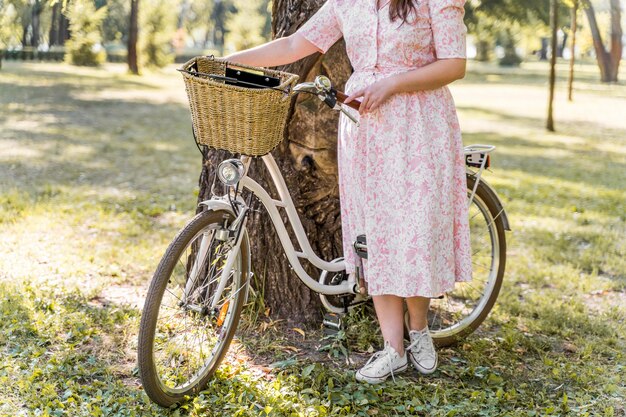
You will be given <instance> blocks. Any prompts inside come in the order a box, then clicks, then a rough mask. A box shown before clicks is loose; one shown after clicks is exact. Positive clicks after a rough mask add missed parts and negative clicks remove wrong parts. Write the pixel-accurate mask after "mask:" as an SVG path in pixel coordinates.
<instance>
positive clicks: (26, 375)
mask: <svg viewBox="0 0 626 417" xmlns="http://www.w3.org/2000/svg"><path fill="white" fill-rule="evenodd" d="M566 68H567V67H566V66H565V65H563V64H560V66H559V71H560V78H559V79H560V82H561V84H560V85H559V89H558V92H557V103H556V111H557V114H556V121H557V129H558V132H557V133H555V134H548V133H546V131H545V130H544V117H545V115H544V113H545V106H546V103H547V98H546V93H547V86H546V84H545V83H546V78H545V74H546V67H545V65H544V64H539V63H532V64H525V65H524V66H523V67H522V68H521V69H502V68H495V67H493V66H488V65H483V64H477V63H472V64H471V65H470V73H469V74H468V77H467V79H466V80H464V81H462V82H459V83H455V84H454V85H453V86H452V90H453V94H454V96H455V99H456V102H457V105H458V107H459V113H460V119H461V124H462V126H463V130H464V141H465V143H466V144H470V143H489V144H494V145H496V146H497V147H498V149H497V151H496V153H495V154H494V156H493V168H492V172H489V173H487V174H486V179H487V181H488V182H489V183H490V184H491V185H493V186H494V188H495V189H496V190H497V192H498V194H499V195H500V196H501V198H502V199H503V201H504V204H505V207H506V209H507V212H508V216H509V220H510V223H511V227H512V229H513V231H512V232H510V233H508V235H507V244H508V260H507V273H506V275H505V282H504V284H503V288H502V292H501V295H500V298H499V300H498V303H497V304H496V306H495V308H494V310H493V312H492V314H491V315H490V317H489V319H488V320H487V322H485V324H484V325H483V326H482V327H481V328H480V329H479V330H478V331H477V332H476V333H475V334H474V335H472V336H471V337H469V338H468V339H467V340H465V341H464V342H462V343H460V344H459V345H458V346H455V347H452V348H446V349H442V350H441V352H440V362H441V365H440V368H439V370H438V371H437V373H436V374H434V375H433V376H431V377H421V376H419V375H418V374H417V373H408V374H406V376H403V377H399V378H397V382H396V383H395V384H394V383H391V382H389V383H387V384H384V385H382V386H369V385H363V384H358V383H356V382H355V381H354V378H353V375H352V373H351V370H353V369H355V368H356V367H357V366H358V365H359V364H361V363H362V362H363V361H364V360H365V358H367V357H368V352H369V351H372V350H374V349H378V348H379V347H380V335H379V334H378V333H377V332H376V331H375V323H374V321H373V320H372V316H371V312H369V313H368V311H367V310H363V309H360V310H357V311H355V312H354V313H353V314H352V315H351V316H349V317H348V318H347V319H346V323H347V325H348V326H347V329H346V331H345V332H344V333H343V334H341V337H337V338H335V339H332V338H330V339H329V338H326V339H322V335H321V332H320V331H319V329H305V330H304V332H305V335H306V336H305V337H302V335H301V334H300V333H299V332H295V331H293V329H292V328H291V327H288V326H287V325H286V323H285V322H283V321H280V320H276V318H274V317H271V315H270V314H266V310H265V306H264V304H263V301H262V298H261V297H260V296H252V297H251V300H250V302H249V305H248V307H247V309H246V311H247V312H248V317H246V319H245V320H244V323H242V328H243V329H245V331H244V332H241V333H240V335H239V336H238V339H237V341H236V343H235V346H236V347H237V354H234V353H233V354H230V355H229V356H228V360H227V364H226V365H225V366H223V367H222V368H221V369H220V370H219V372H218V374H217V376H216V377H215V378H214V379H212V380H211V381H210V383H209V386H208V387H207V389H206V390H205V391H203V392H202V393H201V394H200V395H199V396H198V397H196V398H194V399H192V400H190V401H189V402H187V403H185V404H183V405H182V406H180V407H179V408H177V409H171V410H164V409H160V408H158V407H156V406H154V405H152V404H150V402H149V400H148V399H147V397H146V396H145V395H144V394H143V391H142V390H141V387H140V386H139V382H138V381H139V380H138V375H137V369H136V365H135V354H136V353H135V352H136V338H137V330H138V319H139V309H138V307H140V306H141V303H142V298H143V295H144V294H145V290H146V286H147V284H148V281H149V279H150V277H151V275H152V273H153V271H154V269H155V267H156V265H157V263H158V261H159V259H160V257H161V256H162V253H163V251H164V249H165V247H166V245H167V244H168V242H169V241H170V240H171V239H172V237H173V236H174V234H175V233H176V231H177V230H178V229H179V228H180V227H181V226H182V225H183V224H184V223H185V221H186V220H187V219H189V218H190V217H191V216H192V215H193V213H194V211H195V205H196V198H197V181H198V174H199V170H200V162H201V158H200V154H199V153H198V151H197V149H196V147H195V144H194V143H193V138H192V137H191V130H190V117H189V112H188V110H187V108H186V101H185V92H184V88H183V84H182V81H181V80H180V76H179V75H178V74H177V73H176V72H175V71H174V70H173V67H170V68H168V70H167V71H165V72H160V73H153V74H150V75H147V76H145V77H141V78H138V77H132V76H129V75H127V74H126V72H125V66H123V65H107V66H106V67H105V68H103V69H91V68H76V67H71V66H68V65H64V64H37V63H26V64H21V63H15V62H7V63H5V64H4V66H3V69H2V70H1V71H0V90H1V91H2V95H0V125H1V126H2V129H0V313H1V314H2V321H1V322H0V353H1V354H2V359H0V386H2V387H3V389H2V391H0V415H10V416H16V415H72V416H92V415H96V416H97V415H103V416H109V415H111V416H113V415H115V416H144V415H146V416H148V415H168V416H205V415H238V416H258V415H269V416H307V417H309V416H357V415H358V416H372V415H378V416H387V415H389V416H391V415H433V416H454V415H457V416H461V415H481V413H482V415H510V416H528V415H536V416H540V415H541V416H543V415H576V416H583V415H592V416H620V415H625V413H626V409H625V408H624V404H625V403H626V384H625V382H624V379H623V375H624V372H626V365H625V361H626V357H625V354H626V340H625V339H624V334H626V187H625V184H626V120H625V119H624V108H626V85H623V84H620V85H611V86H607V85H601V84H599V83H598V82H597V70H596V69H595V67H594V66H591V65H587V64H581V65H580V68H579V80H578V81H577V84H576V85H577V89H576V91H575V101H574V103H568V102H566V101H565V98H564V97H565V94H564V84H563V83H562V80H564V79H565V78H564V77H565V75H566ZM623 78H626V75H625V77H623ZM255 273H256V274H259V275H261V274H262V271H255ZM261 292H262V289H258V291H257V292H255V294H256V293H261ZM346 352H349V357H348V358H346V355H345V353H346ZM46 413H47V414H46Z"/></svg>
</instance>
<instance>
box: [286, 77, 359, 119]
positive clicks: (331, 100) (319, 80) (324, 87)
mask: <svg viewBox="0 0 626 417" xmlns="http://www.w3.org/2000/svg"><path fill="white" fill-rule="evenodd" d="M293 91H294V92H295V93H296V94H298V93H309V94H313V95H315V96H317V97H318V98H319V99H320V100H322V101H323V102H324V103H326V105H327V106H328V107H330V108H331V109H333V110H339V111H340V112H342V113H343V114H345V115H346V116H347V117H348V118H349V119H350V120H352V121H353V122H354V123H357V124H358V120H357V119H356V118H355V117H354V116H353V115H352V114H350V113H349V112H348V111H347V110H346V109H345V108H344V107H343V105H344V104H345V105H346V106H348V107H351V108H353V109H355V110H358V109H359V107H360V106H361V102H360V101H359V100H352V101H351V102H350V103H347V104H346V103H345V101H346V100H347V98H348V95H347V94H346V93H344V92H342V91H338V90H337V89H335V88H334V87H333V86H332V83H331V82H330V80H329V79H328V77H326V76H324V75H318V76H317V77H315V81H312V82H305V83H300V84H298V85H296V86H295V87H294V88H293Z"/></svg>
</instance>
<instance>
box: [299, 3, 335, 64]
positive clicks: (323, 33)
mask: <svg viewBox="0 0 626 417" xmlns="http://www.w3.org/2000/svg"><path fill="white" fill-rule="evenodd" d="M296 33H299V34H301V35H302V36H304V38H305V39H306V40H308V41H309V42H311V43H312V44H313V45H315V46H316V47H317V48H318V49H319V50H320V51H321V52H322V53H326V51H328V49H330V47H331V46H333V44H334V43H335V42H337V41H338V40H339V38H341V36H343V34H342V32H341V28H340V26H339V21H338V20H337V15H336V14H335V8H334V5H333V0H327V1H326V3H324V5H323V6H322V7H321V8H320V9H319V10H318V11H317V13H315V14H314V15H313V16H311V18H309V20H308V21H307V22H306V23H305V24H304V25H302V26H301V27H300V29H298V30H297V31H296Z"/></svg>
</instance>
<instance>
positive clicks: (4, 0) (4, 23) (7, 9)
mask: <svg viewBox="0 0 626 417" xmlns="http://www.w3.org/2000/svg"><path fill="white" fill-rule="evenodd" d="M24 6H25V5H24V2H22V1H19V0H17V1H11V0H0V48H7V47H9V46H12V45H19V44H20V43H21V42H22V40H21V39H22V25H21V13H22V10H23V8H24Z"/></svg>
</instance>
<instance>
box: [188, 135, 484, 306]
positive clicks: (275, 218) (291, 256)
mask: <svg viewBox="0 0 626 417" xmlns="http://www.w3.org/2000/svg"><path fill="white" fill-rule="evenodd" d="M494 150H495V146H492V145H480V144H478V145H470V146H467V147H465V148H464V151H463V153H464V155H472V154H482V155H484V158H483V159H482V161H481V165H480V167H478V170H477V171H475V172H472V175H473V176H474V177H475V178H476V181H475V184H474V188H473V190H472V193H471V195H470V204H471V202H472V200H473V198H474V196H475V194H476V190H477V188H478V183H479V182H480V180H481V176H482V174H483V172H484V170H485V168H486V164H487V155H488V154H489V153H491V152H493V151H494ZM261 159H262V160H263V163H264V164H265V167H266V168H267V170H268V172H269V174H270V176H271V178H272V181H273V182H274V186H275V187H276V190H277V191H278V196H279V199H278V200H276V199H273V198H272V197H271V196H270V194H269V193H268V192H267V191H266V190H265V189H264V188H263V187H262V186H261V185H260V184H259V183H258V182H256V181H255V180H254V179H252V178H250V177H249V176H248V175H247V174H248V168H249V166H250V162H251V160H252V159H251V158H250V157H248V156H242V157H241V161H242V163H243V164H244V167H245V173H244V175H243V177H242V178H241V180H240V181H239V184H240V186H241V187H243V188H247V189H248V190H250V191H251V192H252V193H253V194H254V195H255V196H256V197H257V198H258V199H259V200H261V203H262V204H263V206H264V207H265V209H266V210H267V212H268V213H269V215H270V219H271V221H272V224H273V225H274V227H275V229H276V232H277V233H278V238H279V239H280V242H281V244H282V247H283V250H284V252H285V255H286V256H287V259H288V260H289V263H290V265H291V267H292V268H293V270H294V271H295V273H296V274H297V275H298V277H299V278H300V280H302V282H303V283H304V284H305V285H306V286H307V287H309V288H310V289H312V290H313V291H315V292H317V293H320V294H324V295H340V294H356V293H357V292H358V289H357V285H356V284H357V283H356V278H355V277H354V276H353V274H351V275H350V276H349V279H348V280H347V281H344V282H342V283H341V284H339V285H324V284H321V283H320V282H318V280H316V279H314V278H313V277H311V276H310V275H309V274H308V273H307V272H306V271H305V270H304V268H303V267H302V263H301V259H305V260H307V261H309V262H310V263H312V264H313V265H314V266H316V267H317V268H319V269H320V270H322V271H327V272H340V271H344V270H345V268H346V265H345V262H344V261H343V260H340V259H338V260H335V261H332V262H328V261H325V260H323V259H321V258H320V257H319V256H317V254H316V253H315V252H314V251H313V248H312V247H311V244H310V242H309V239H308V237H307V235H306V232H305V231H304V227H303V226H302V222H301V221H300V217H299V216H298V212H297V210H296V208H295V205H294V204H293V200H292V199H291V194H290V193H289V190H288V188H287V184H286V183H285V180H284V178H283V176H282V174H281V173H280V170H279V168H278V165H277V164H276V161H275V160H274V158H273V157H272V155H271V154H267V155H265V156H263V157H261ZM240 201H241V200H240ZM201 204H203V205H205V206H207V208H209V209H216V210H217V209H222V210H223V209H226V210H228V211H229V212H231V213H232V207H231V206H230V204H229V203H227V201H226V199H225V197H214V198H212V199H211V200H206V201H203V202H202V203H201ZM244 204H245V203H244ZM279 207H282V208H284V209H285V212H286V213H287V219H288V222H289V224H290V225H291V227H292V229H293V231H294V234H295V237H296V240H297V242H298V245H299V246H300V248H301V249H300V250H296V248H295V247H294V245H293V243H292V241H291V239H290V237H289V234H288V232H287V228H286V227H285V225H284V223H283V220H282V217H281V215H280V213H279V211H278V208H279ZM233 214H234V213H233ZM243 221H244V224H242V225H241V227H245V220H243ZM242 235H243V233H240V234H239V239H238V240H237V241H236V242H235V243H234V247H233V250H232V251H231V253H230V255H229V257H228V259H227V261H226V266H225V267H224V270H223V272H222V276H221V277H220V284H222V285H220V286H219V288H218V290H217V291H216V293H215V296H214V298H213V300H212V303H211V308H215V307H216V305H217V302H218V300H219V297H220V296H221V292H222V291H223V288H221V287H222V286H223V284H225V283H226V281H227V279H226V278H227V276H226V275H227V274H228V273H230V269H231V267H232V265H233V262H234V258H235V255H236V254H237V253H238V251H239V247H240V245H241V237H242ZM205 238H206V236H205ZM204 240H206V239H203V242H202V243H201V246H200V250H199V251H198V255H199V256H197V257H196V261H200V262H201V263H200V265H201V264H202V263H203V262H204V258H205V257H206V253H203V252H205V251H206V248H205V247H206V246H207V245H205V244H204V243H205V242H204ZM203 249H204V251H203ZM197 269H198V266H197V265H195V264H194V266H193V267H192V272H191V274H190V279H189V280H188V287H189V289H191V288H193V287H194V283H195V275H196V273H197ZM185 294H187V289H186V291H185Z"/></svg>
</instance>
